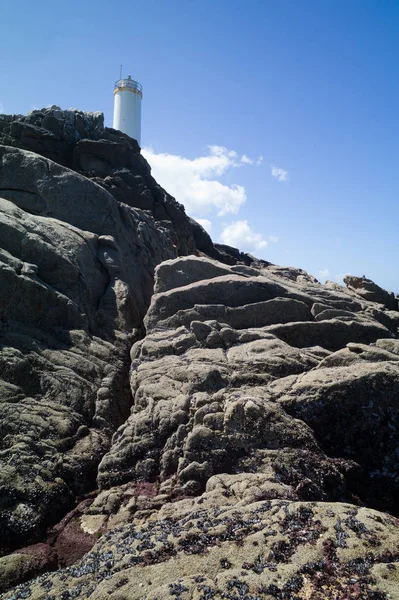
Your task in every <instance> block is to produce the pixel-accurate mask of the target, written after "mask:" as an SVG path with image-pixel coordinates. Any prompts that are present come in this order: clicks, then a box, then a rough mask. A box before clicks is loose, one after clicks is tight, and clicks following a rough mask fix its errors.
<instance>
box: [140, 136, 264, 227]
mask: <svg viewBox="0 0 399 600" xmlns="http://www.w3.org/2000/svg"><path fill="white" fill-rule="evenodd" d="M142 154H143V156H144V157H145V158H146V159H147V160H148V162H149V163H150V165H151V168H152V174H153V176H154V177H155V179H156V180H157V181H158V182H159V183H160V184H161V185H162V186H163V187H164V188H165V189H166V190H167V191H168V192H169V193H170V194H172V196H174V197H175V198H176V200H178V202H182V203H183V204H184V206H185V208H186V210H187V212H188V213H189V214H196V215H199V217H203V216H206V215H208V214H209V213H210V212H211V211H212V210H215V209H216V210H217V211H218V212H217V214H218V215H219V216H224V215H227V214H237V212H238V211H239V209H240V207H241V206H242V205H243V204H244V203H245V201H246V198H247V195H246V191H245V188H244V187H243V186H241V185H237V184H232V185H225V184H223V183H220V181H217V178H218V177H220V176H222V175H224V174H225V173H226V172H227V171H228V170H229V169H232V168H237V167H244V166H247V165H250V164H252V163H253V161H252V160H251V159H250V158H248V157H247V156H246V155H245V154H243V155H242V156H241V158H240V157H239V155H238V154H237V152H235V151H234V150H228V149H227V148H225V147H224V146H209V152H208V154H207V155H206V156H200V157H198V158H194V159H190V158H184V157H183V156H177V155H174V154H166V153H160V154H157V153H156V152H154V150H153V149H152V148H144V149H143V150H142Z"/></svg>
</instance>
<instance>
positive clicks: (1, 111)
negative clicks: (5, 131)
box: [0, 102, 4, 115]
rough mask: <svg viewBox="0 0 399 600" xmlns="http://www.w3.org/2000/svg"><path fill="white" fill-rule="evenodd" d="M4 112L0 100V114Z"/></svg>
mask: <svg viewBox="0 0 399 600" xmlns="http://www.w3.org/2000/svg"><path fill="white" fill-rule="evenodd" d="M2 114H4V104H3V103H2V102H0V115H2Z"/></svg>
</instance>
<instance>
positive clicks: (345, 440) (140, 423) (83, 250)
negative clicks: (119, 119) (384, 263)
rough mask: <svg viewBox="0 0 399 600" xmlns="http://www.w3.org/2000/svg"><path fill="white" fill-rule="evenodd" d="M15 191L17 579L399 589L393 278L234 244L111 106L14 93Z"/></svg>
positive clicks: (1, 374)
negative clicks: (260, 255) (112, 115)
mask: <svg viewBox="0 0 399 600" xmlns="http://www.w3.org/2000/svg"><path fill="white" fill-rule="evenodd" d="M2 144H3V145H2ZM4 144H5V145H4ZM0 209H1V210H0V434H1V435H0V531H1V534H0V546H1V548H2V554H1V555H0V593H1V592H3V594H2V595H1V596H0V597H1V598H4V599H5V600H16V599H18V598H32V599H43V600H44V599H46V600H58V599H59V598H61V599H65V600H66V599H68V598H87V597H90V598H95V599H98V600H100V599H101V600H102V599H104V598H108V597H111V598H115V599H119V600H122V599H123V600H125V599H126V600H127V599H128V598H129V599H130V598H147V599H148V600H150V599H153V600H155V598H159V599H161V598H170V597H173V596H175V597H176V598H181V599H182V600H184V599H185V598H193V599H197V600H208V599H212V598H215V599H216V598H230V599H231V600H238V599H240V598H241V599H243V600H244V599H245V600H256V599H258V598H276V599H277V600H287V599H290V600H291V599H292V600H298V599H301V600H302V599H303V600H322V599H324V598H331V599H334V600H338V599H339V600H346V599H349V598H350V599H351V600H365V599H367V600H388V598H391V599H395V598H396V599H398V600H399V581H398V573H399V570H398V568H399V564H398V563H399V543H398V539H399V538H398V533H399V528H398V521H397V519H396V518H395V516H397V515H398V500H399V476H398V468H397V459H398V453H399V411H398V406H399V330H398V327H399V312H398V310H397V301H396V299H395V298H394V296H393V295H392V294H390V293H388V292H385V290H382V289H381V288H379V287H378V286H376V285H375V284H374V283H373V282H370V281H369V280H366V279H365V278H354V277H351V278H350V280H347V282H346V283H347V288H345V287H343V286H340V285H338V284H335V283H332V282H328V283H327V284H326V285H321V284H320V283H319V282H318V281H317V280H316V279H315V278H314V277H312V276H311V275H309V274H307V273H305V272H304V271H302V270H301V269H298V268H291V267H278V266H275V265H271V264H270V263H268V262H266V261H258V260H257V259H255V258H254V257H251V256H250V255H245V254H243V253H241V252H240V251H239V250H237V249H234V248H230V247H228V246H220V245H219V246H218V245H214V244H213V243H212V240H211V239H210V238H209V236H208V235H207V234H206V233H205V232H204V231H203V230H202V228H200V226H199V225H196V224H195V223H194V222H193V221H192V220H191V219H189V218H188V217H187V216H186V215H185V212H184V209H183V207H182V206H181V205H179V204H178V203H177V202H176V201H175V200H174V199H173V198H171V197H170V196H169V195H168V194H167V193H166V192H165V191H164V190H162V188H160V186H159V185H158V184H157V183H156V182H155V181H154V180H153V178H152V176H151V172H150V167H149V165H148V164H147V163H146V161H145V160H144V159H143V157H142V156H141V154H140V149H139V147H138V146H137V144H136V143H135V142H134V141H133V140H131V139H130V138H128V137H127V136H125V135H123V134H121V133H120V132H116V131H114V130H110V129H107V128H104V126H103V121H102V117H101V115H100V114H86V113H80V112H79V111H61V110H60V109H58V108H57V107H52V108H51V109H43V110H41V111H34V112H33V113H32V114H31V115H30V116H28V117H20V116H17V117H15V116H11V117H8V116H0ZM154 270H155V285H154ZM379 510H380V511H381V510H383V511H386V512H385V513H383V512H378V511H379ZM388 513H391V515H395V516H390V515H389V514H388ZM83 555H85V556H83ZM82 556H83V557H82ZM56 569H58V571H56V572H54V573H50V572H49V571H52V570H56ZM35 576H37V578H36V579H35ZM12 586H14V587H12ZM7 590H8V591H7Z"/></svg>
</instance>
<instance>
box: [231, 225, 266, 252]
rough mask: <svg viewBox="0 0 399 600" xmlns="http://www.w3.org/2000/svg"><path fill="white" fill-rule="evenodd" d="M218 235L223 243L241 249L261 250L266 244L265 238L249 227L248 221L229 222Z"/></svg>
mask: <svg viewBox="0 0 399 600" xmlns="http://www.w3.org/2000/svg"><path fill="white" fill-rule="evenodd" d="M220 237H221V240H222V242H223V243H224V244H227V245H228V246H234V247H236V248H239V249H240V250H243V251H251V250H262V249H263V248H266V246H267V242H266V240H264V239H263V237H262V236H261V234H260V233H256V232H255V231H254V230H253V229H252V227H250V225H249V224H248V221H234V222H233V223H230V225H227V226H226V227H225V228H224V229H223V231H222V233H221V235H220Z"/></svg>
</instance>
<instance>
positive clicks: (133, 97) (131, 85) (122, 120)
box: [113, 75, 143, 144]
mask: <svg viewBox="0 0 399 600" xmlns="http://www.w3.org/2000/svg"><path fill="white" fill-rule="evenodd" d="M142 99H143V86H142V85H141V84H140V83H138V82H137V81H134V79H132V78H131V76H130V75H128V76H127V77H126V79H118V81H117V82H116V83H115V87H114V124H113V128H114V129H119V131H123V133H127V135H129V136H130V137H132V138H133V139H135V140H137V142H138V143H139V144H140V141H141V101H142Z"/></svg>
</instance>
